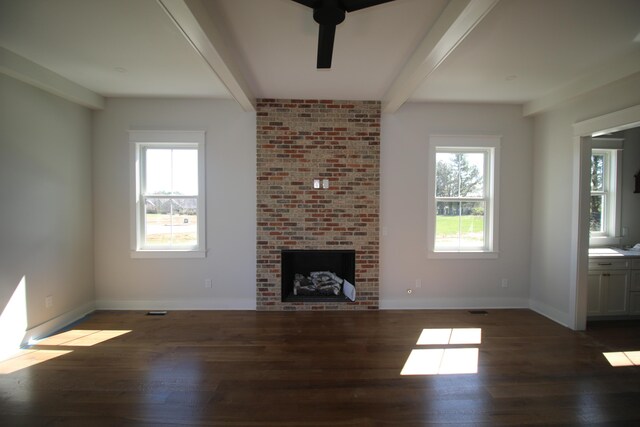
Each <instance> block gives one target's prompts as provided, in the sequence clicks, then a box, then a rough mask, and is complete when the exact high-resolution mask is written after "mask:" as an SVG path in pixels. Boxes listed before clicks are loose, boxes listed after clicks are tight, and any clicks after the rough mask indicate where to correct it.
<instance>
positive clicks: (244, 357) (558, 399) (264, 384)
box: [0, 310, 640, 427]
mask: <svg viewBox="0 0 640 427" xmlns="http://www.w3.org/2000/svg"><path fill="white" fill-rule="evenodd" d="M425 328H427V329H431V328H481V334H482V341H481V343H480V344H466V345H465V344H442V345H435V344H434V345H417V344H416V342H417V340H418V337H419V336H420V334H421V332H422V330H423V329H425ZM69 329H71V330H74V331H76V332H74V336H73V337H71V336H69V337H68V340H67V339H66V338H65V337H62V338H58V339H57V340H56V341H54V342H53V344H48V345H47V344H46V342H43V343H40V344H39V345H36V346H33V347H32V348H31V349H32V350H33V349H35V350H38V349H39V350H49V351H50V350H64V351H69V350H71V352H68V353H66V354H63V355H60V356H59V357H56V358H53V359H50V360H47V361H44V362H42V363H39V364H35V365H33V366H30V367H27V368H23V369H20V370H16V371H15V372H12V373H5V374H0V425H2V426H90V427H96V426H423V425H452V426H464V425H469V426H478V425H491V426H493V425H518V426H519V425H588V424H602V425H638V423H640V367H637V366H628V367H617V368H614V367H611V366H610V365H609V363H608V362H607V360H606V359H605V358H604V356H603V352H608V351H631V350H640V323H639V322H637V321H636V322H625V323H621V324H619V325H615V324H613V323H606V324H590V327H589V329H588V331H587V332H573V331H570V330H569V329H567V328H564V327H562V326H560V325H557V324H555V323H553V322H552V321H550V320H548V319H546V318H544V317H542V316H540V315H538V314H536V313H534V312H531V311H529V310H488V314H486V315H477V314H470V313H469V312H468V311H463V310H424V311H366V312H253V311H225V312H219V311H171V312H169V313H168V314H167V315H166V316H146V315H145V313H144V312H133V311H132V312H109V311H99V312H95V313H93V314H92V315H90V316H88V317H87V318H86V319H84V320H83V321H82V322H79V323H77V324H75V325H72V326H71V327H70V328H69ZM88 330H90V331H127V330H130V331H131V332H128V333H124V334H122V335H119V336H114V335H117V333H113V332H102V333H100V334H98V335H93V333H91V334H89V333H88V332H86V331H88ZM78 331H85V332H78ZM87 334H89V335H87ZM91 336H93V337H95V338H96V339H95V341H96V342H97V343H92V341H91ZM100 336H102V337H104V338H108V337H109V336H114V337H113V338H110V339H106V340H105V341H102V342H99V341H100V339H99V338H100ZM74 339H79V340H80V341H75V342H74ZM431 348H478V361H477V373H472V374H449V375H413V376H402V375H400V372H401V370H402V368H403V366H404V364H405V361H406V360H407V358H408V357H409V355H410V353H411V351H412V350H414V349H431Z"/></svg>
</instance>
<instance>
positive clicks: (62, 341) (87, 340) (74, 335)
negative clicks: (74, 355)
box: [35, 329, 131, 347]
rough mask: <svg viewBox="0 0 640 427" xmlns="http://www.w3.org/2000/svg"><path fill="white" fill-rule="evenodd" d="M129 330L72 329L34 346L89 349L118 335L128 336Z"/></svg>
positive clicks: (40, 341)
mask: <svg viewBox="0 0 640 427" xmlns="http://www.w3.org/2000/svg"><path fill="white" fill-rule="evenodd" d="M129 332H131V330H120V331H118V330H83V329H73V330H71V331H67V332H62V333H59V334H56V335H52V336H50V337H47V338H44V339H42V340H38V341H36V342H35V345H39V346H40V345H58V346H73V347H91V346H93V345H96V344H100V343H102V342H105V341H107V340H110V339H112V338H116V337H119V336H120V335H124V334H128V333H129Z"/></svg>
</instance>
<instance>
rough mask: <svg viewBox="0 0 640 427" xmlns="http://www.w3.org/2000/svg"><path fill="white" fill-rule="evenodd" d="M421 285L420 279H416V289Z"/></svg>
mask: <svg viewBox="0 0 640 427" xmlns="http://www.w3.org/2000/svg"><path fill="white" fill-rule="evenodd" d="M421 287H422V279H416V289H420V288H421Z"/></svg>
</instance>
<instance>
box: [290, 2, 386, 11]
mask: <svg viewBox="0 0 640 427" xmlns="http://www.w3.org/2000/svg"><path fill="white" fill-rule="evenodd" d="M294 1H296V0H294ZM390 1H393V0H341V1H340V3H342V6H344V10H345V11H346V12H354V11H356V10H360V9H364V8H367V7H371V6H376V5H379V4H382V3H389V2H390Z"/></svg>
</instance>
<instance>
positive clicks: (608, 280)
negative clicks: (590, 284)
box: [601, 271, 629, 315]
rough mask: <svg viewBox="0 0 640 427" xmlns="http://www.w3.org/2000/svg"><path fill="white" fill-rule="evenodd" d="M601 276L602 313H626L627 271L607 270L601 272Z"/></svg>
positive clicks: (627, 299)
mask: <svg viewBox="0 0 640 427" xmlns="http://www.w3.org/2000/svg"><path fill="white" fill-rule="evenodd" d="M602 276H603V277H602V280H601V282H602V287H603V293H602V295H603V296H604V304H603V307H602V308H603V311H604V312H603V314H607V315H619V314H627V312H628V308H629V272H628V271H609V272H603V273H602Z"/></svg>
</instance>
